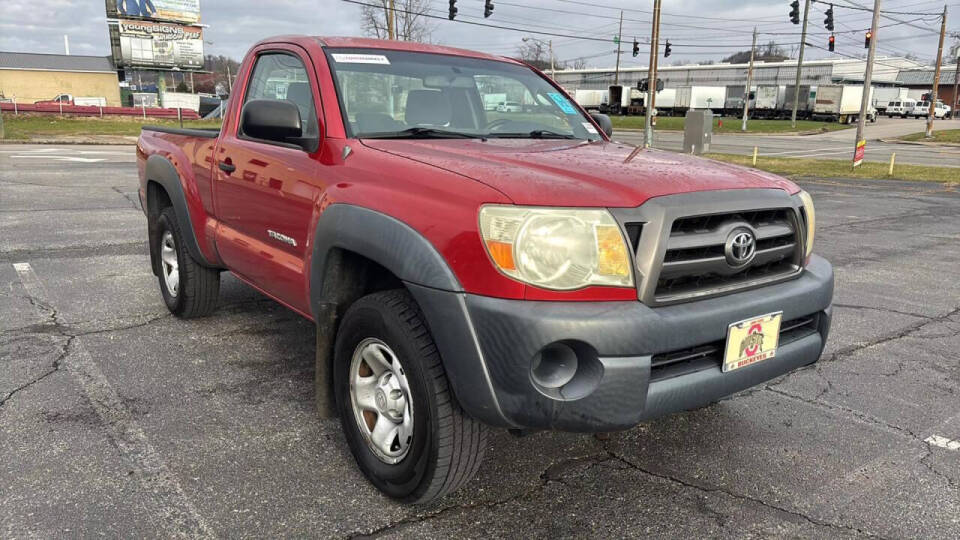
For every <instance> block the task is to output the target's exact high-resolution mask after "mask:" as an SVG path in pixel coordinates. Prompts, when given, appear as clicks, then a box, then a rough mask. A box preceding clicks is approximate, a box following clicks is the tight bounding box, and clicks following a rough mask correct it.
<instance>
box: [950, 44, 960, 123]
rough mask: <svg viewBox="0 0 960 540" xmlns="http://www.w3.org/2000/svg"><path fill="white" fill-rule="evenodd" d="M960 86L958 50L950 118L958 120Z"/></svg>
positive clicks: (959, 56) (959, 50)
mask: <svg viewBox="0 0 960 540" xmlns="http://www.w3.org/2000/svg"><path fill="white" fill-rule="evenodd" d="M958 86H960V48H958V49H957V67H956V68H955V69H954V71H953V108H952V109H950V116H951V117H953V119H954V120H956V119H957V105H958V104H960V94H957V90H958V88H957V87H958Z"/></svg>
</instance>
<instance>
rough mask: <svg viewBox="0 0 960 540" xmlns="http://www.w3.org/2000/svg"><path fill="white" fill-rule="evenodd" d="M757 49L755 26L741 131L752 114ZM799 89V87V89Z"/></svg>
mask: <svg viewBox="0 0 960 540" xmlns="http://www.w3.org/2000/svg"><path fill="white" fill-rule="evenodd" d="M756 50H757V27H756V26H754V27H753V46H751V47H750V67H749V68H747V89H746V91H744V93H743V124H741V126H740V131H746V130H747V117H748V116H750V88H751V87H752V86H753V55H754V53H755V52H756ZM797 91H799V87H798V89H797Z"/></svg>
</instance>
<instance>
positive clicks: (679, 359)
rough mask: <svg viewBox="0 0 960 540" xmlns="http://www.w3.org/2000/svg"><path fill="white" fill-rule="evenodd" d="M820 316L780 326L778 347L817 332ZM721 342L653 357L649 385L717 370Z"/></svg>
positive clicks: (797, 319)
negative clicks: (712, 369) (707, 370)
mask: <svg viewBox="0 0 960 540" xmlns="http://www.w3.org/2000/svg"><path fill="white" fill-rule="evenodd" d="M818 322H819V314H818V313H814V314H811V315H807V316H806V317H798V318H796V319H791V320H789V321H786V322H783V323H781V324H780V338H779V341H778V342H777V346H778V347H782V346H784V345H786V344H788V343H792V342H794V341H796V340H798V339H801V338H804V337H807V336H809V335H810V334H813V333H814V332H816V331H817V324H818ZM725 344H726V342H725V341H724V340H719V341H714V342H712V343H707V344H705V345H698V346H696V347H689V348H687V349H681V350H678V351H671V352H668V353H662V354H656V355H654V356H653V358H651V359H650V382H654V381H662V380H665V379H672V378H673V377H679V376H681V375H686V374H688V373H695V372H697V371H702V370H705V369H710V368H714V367H715V368H719V367H720V364H721V363H722V362H723V350H724V345H725Z"/></svg>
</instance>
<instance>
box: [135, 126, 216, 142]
mask: <svg viewBox="0 0 960 540" xmlns="http://www.w3.org/2000/svg"><path fill="white" fill-rule="evenodd" d="M140 129H142V130H144V131H157V132H160V133H170V134H172V135H187V136H189V137H203V138H206V139H216V138H217V137H219V136H220V128H175V127H167V126H143V127H141V128H140Z"/></svg>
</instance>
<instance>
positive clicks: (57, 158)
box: [10, 154, 106, 163]
mask: <svg viewBox="0 0 960 540" xmlns="http://www.w3.org/2000/svg"><path fill="white" fill-rule="evenodd" d="M10 157H11V158H14V159H48V160H53V161H74V162H79V163H97V162H98V161H106V158H85V157H73V156H53V155H50V154H40V155H25V156H10Z"/></svg>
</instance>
